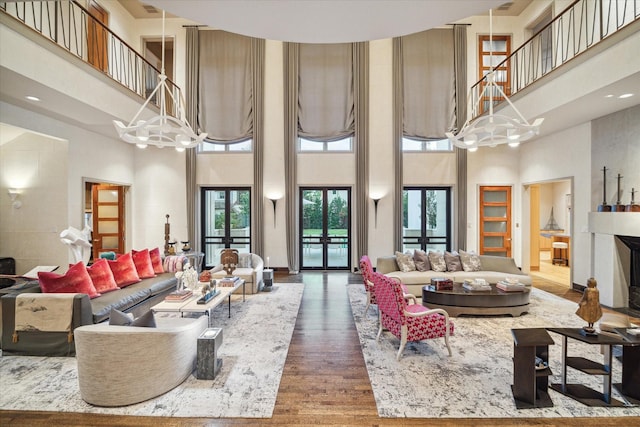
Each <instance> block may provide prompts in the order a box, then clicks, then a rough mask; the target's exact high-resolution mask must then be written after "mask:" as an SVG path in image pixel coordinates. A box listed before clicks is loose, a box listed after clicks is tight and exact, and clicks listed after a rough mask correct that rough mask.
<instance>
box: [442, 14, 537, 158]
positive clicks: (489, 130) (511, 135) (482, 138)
mask: <svg viewBox="0 0 640 427" xmlns="http://www.w3.org/2000/svg"><path fill="white" fill-rule="evenodd" d="M492 21H493V20H492V11H491V9H489V46H490V50H489V61H490V64H491V69H490V71H489V73H488V74H487V75H486V77H485V78H486V84H485V86H484V88H483V89H482V92H481V93H480V95H479V96H478V97H477V102H476V105H475V109H476V110H477V111H480V108H479V107H480V103H481V102H482V100H483V99H487V98H488V99H489V114H488V115H485V116H481V117H478V118H476V119H475V120H473V121H470V120H467V121H466V122H465V123H464V125H463V126H462V129H460V131H459V132H458V133H457V134H456V135H454V134H453V133H452V132H446V134H445V135H446V136H447V138H449V141H451V143H452V144H453V145H455V146H456V147H459V148H466V149H468V150H469V151H476V150H477V149H478V147H483V146H489V147H495V146H496V145H498V144H509V146H511V147H517V146H518V145H520V142H523V141H526V140H528V139H530V138H532V137H533V136H535V135H537V134H538V133H539V131H540V125H541V124H542V122H543V121H544V119H543V118H538V119H536V120H535V121H534V122H533V124H530V123H529V122H528V121H527V120H526V119H525V118H524V116H523V115H522V114H521V113H520V111H518V109H517V108H516V106H515V105H513V103H512V102H511V100H510V99H509V97H508V96H507V95H506V94H505V93H504V91H503V90H502V87H501V86H500V85H499V84H497V83H496V70H495V69H494V67H493V23H492ZM487 92H488V93H487ZM494 94H496V95H498V94H499V96H501V97H502V99H504V100H506V101H507V102H508V103H509V105H510V106H511V108H513V110H514V111H515V112H516V114H517V118H512V117H508V116H505V115H502V114H493V97H494ZM471 107H472V103H471V93H470V94H469V97H468V108H470V111H474V110H473V109H472V108H471Z"/></svg>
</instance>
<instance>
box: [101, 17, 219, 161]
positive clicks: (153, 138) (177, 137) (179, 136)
mask: <svg viewBox="0 0 640 427" xmlns="http://www.w3.org/2000/svg"><path fill="white" fill-rule="evenodd" d="M156 94H159V100H160V114H158V115H156V116H154V117H152V118H150V119H148V120H138V117H139V116H140V114H142V112H143V111H144V109H145V108H146V106H147V105H148V104H149V102H151V101H152V99H153V98H154V97H155V96H156ZM167 94H168V96H169V98H170V99H171V100H172V105H174V106H175V107H174V108H175V112H176V114H175V116H174V115H168V114H167V107H166V105H167V100H168V98H167ZM184 104H185V102H184V98H183V97H182V96H177V97H176V96H174V94H173V92H172V91H171V89H170V88H169V86H168V84H167V75H166V74H165V70H164V10H163V11H162V68H161V72H160V75H159V76H158V84H157V86H156V87H155V89H153V92H151V95H149V97H148V98H147V100H146V101H145V102H144V104H142V107H140V109H139V110H138V112H137V113H136V115H135V116H134V117H133V119H131V122H129V124H128V125H127V126H125V125H124V123H122V122H121V121H119V120H114V121H113V125H114V126H115V128H116V131H117V132H118V136H119V137H120V138H121V139H122V140H123V141H126V142H128V143H130V144H136V145H137V146H138V147H139V148H146V147H147V146H148V145H155V146H156V147H159V148H162V147H175V149H176V150H177V151H184V150H185V149H186V148H193V147H195V146H197V145H198V144H199V143H201V142H202V141H203V140H204V139H205V138H206V136H207V134H206V133H201V134H199V135H198V134H196V133H195V132H194V131H193V129H192V128H191V126H190V125H189V122H187V120H186V118H185V108H184Z"/></svg>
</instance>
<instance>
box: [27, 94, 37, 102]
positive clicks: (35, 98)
mask: <svg viewBox="0 0 640 427" xmlns="http://www.w3.org/2000/svg"><path fill="white" fill-rule="evenodd" d="M25 98H27V99H28V100H29V101H40V98H38V97H37V96H31V95H27V96H25Z"/></svg>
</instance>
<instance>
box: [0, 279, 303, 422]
mask: <svg viewBox="0 0 640 427" xmlns="http://www.w3.org/2000/svg"><path fill="white" fill-rule="evenodd" d="M303 289H304V285H303V284H301V283H298V284H291V283H287V284H274V285H273V288H272V291H271V292H269V293H267V292H263V293H259V294H255V295H247V298H246V301H245V302H244V303H243V302H242V297H241V296H237V295H234V296H233V297H232V303H231V318H228V317H227V316H228V311H227V307H226V305H224V306H222V307H220V308H217V309H215V310H214V311H213V315H212V317H213V319H212V324H213V325H214V326H216V327H222V330H223V343H222V346H221V348H220V352H219V355H220V357H221V358H222V360H223V364H222V368H221V371H220V373H219V374H218V376H217V377H216V378H215V380H198V379H196V378H195V376H194V375H192V376H191V377H189V378H188V379H187V380H186V381H185V382H184V383H182V384H181V385H180V386H178V387H177V388H175V389H173V390H171V391H169V392H167V393H165V394H163V395H161V396H159V397H157V398H155V399H151V400H148V401H146V402H142V403H138V404H135V405H130V406H125V407H119V408H100V407H96V406H92V405H89V404H88V403H86V402H84V401H83V400H82V399H81V397H80V392H79V390H78V380H77V366H76V359H75V358H74V357H28V356H5V357H2V358H1V359H0V389H1V390H2V394H1V395H0V409H6V410H28V411H59V412H84V413H99V414H113V415H137V416H159V417H168V416H170V417H207V418H212V417H223V418H232V417H246V418H269V417H271V416H272V414H273V408H274V406H275V402H276V396H277V393H278V387H279V385H280V378H281V376H282V371H283V368H284V363H285V360H286V358H287V352H288V349H289V343H290V342H291V336H292V334H293V328H294V326H295V322H296V317H297V315H298V309H299V308H300V301H301V299H302V292H303ZM146 357H148V358H149V363H153V349H149V354H148V355H146ZM114 363H115V361H114ZM158 375H162V372H158ZM131 380H132V381H135V378H132V379H131Z"/></svg>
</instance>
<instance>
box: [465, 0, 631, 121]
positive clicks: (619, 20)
mask: <svg viewBox="0 0 640 427" xmlns="http://www.w3.org/2000/svg"><path fill="white" fill-rule="evenodd" d="M639 18H640V0H577V1H575V2H573V3H572V4H571V5H570V6H569V7H567V8H566V9H565V10H564V11H562V13H560V14H559V15H557V16H556V17H555V18H554V19H553V20H552V21H551V22H550V23H549V24H548V25H547V26H545V27H544V28H542V29H541V30H540V31H538V32H537V33H536V34H534V35H533V36H532V37H531V38H530V39H529V40H527V41H526V42H525V43H524V44H522V46H520V47H519V48H518V49H516V50H515V51H514V52H513V53H512V54H511V55H509V56H508V57H507V58H506V59H505V60H504V61H502V62H501V63H499V64H497V65H496V66H495V67H494V68H495V69H499V68H503V67H504V68H506V69H507V70H508V72H509V73H510V79H509V85H508V86H507V87H506V88H505V93H506V94H507V96H509V97H510V96H512V95H514V94H515V93H517V92H519V91H521V90H522V89H524V88H525V87H527V86H529V85H531V84H532V83H533V82H535V81H537V80H538V79H540V78H541V77H543V76H545V75H547V74H549V73H550V72H551V71H553V70H555V69H557V68H558V67H560V66H561V65H563V64H566V63H567V62H569V61H570V60H572V59H573V58H575V57H576V56H578V55H579V54H581V53H583V52H585V51H586V50H588V49H590V48H592V47H593V46H595V45H596V44H597V43H599V42H601V41H602V40H604V39H606V38H607V37H610V36H611V35H612V34H613V33H615V32H617V31H619V30H620V29H621V28H623V27H625V26H627V25H629V24H631V23H632V22H634V21H637V20H638V19H639ZM629 54H632V53H631V52H630V53H629ZM486 84H487V79H486V77H485V78H483V79H481V80H480V81H478V82H477V83H476V84H474V85H473V86H472V87H471V90H470V93H469V108H470V109H471V111H470V112H469V114H470V117H472V118H476V117H478V116H480V115H481V114H482V113H483V112H485V111H488V107H489V105H488V103H489V101H488V99H483V100H482V103H479V102H478V100H479V97H480V96H481V95H482V89H483V88H484V86H485V85H486ZM494 95H495V97H494V100H493V105H494V107H495V106H496V105H498V104H500V103H501V102H503V101H504V99H503V98H501V97H500V96H497V95H498V94H494Z"/></svg>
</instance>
